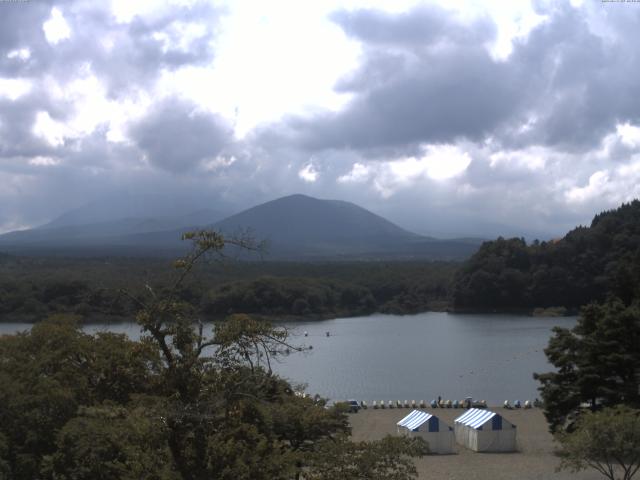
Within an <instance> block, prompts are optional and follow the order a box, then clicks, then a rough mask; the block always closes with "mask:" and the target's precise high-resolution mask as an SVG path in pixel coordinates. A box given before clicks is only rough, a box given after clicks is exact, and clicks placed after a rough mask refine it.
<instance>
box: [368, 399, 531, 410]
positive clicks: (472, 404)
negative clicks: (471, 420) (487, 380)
mask: <svg viewBox="0 0 640 480" xmlns="http://www.w3.org/2000/svg"><path fill="white" fill-rule="evenodd" d="M429 406H430V407H431V408H487V402H486V400H479V401H472V400H471V399H466V400H453V401H452V400H439V401H438V400H431V402H429ZM502 406H503V407H504V408H507V409H511V408H525V409H528V408H532V407H540V402H539V400H538V399H535V400H534V401H533V403H532V402H530V401H529V400H525V401H524V402H520V400H516V401H514V402H513V405H512V404H511V403H510V402H509V400H505V401H504V403H503V405H502ZM360 407H361V408H363V409H367V408H369V405H368V404H367V402H366V401H364V400H362V401H361V402H360ZM371 408H373V409H385V408H414V409H415V408H427V404H426V403H425V401H424V400H420V401H419V402H416V401H415V400H411V402H409V400H405V401H404V402H402V401H400V400H396V401H393V400H389V401H388V402H385V401H384V400H379V401H376V400H374V401H373V402H371Z"/></svg>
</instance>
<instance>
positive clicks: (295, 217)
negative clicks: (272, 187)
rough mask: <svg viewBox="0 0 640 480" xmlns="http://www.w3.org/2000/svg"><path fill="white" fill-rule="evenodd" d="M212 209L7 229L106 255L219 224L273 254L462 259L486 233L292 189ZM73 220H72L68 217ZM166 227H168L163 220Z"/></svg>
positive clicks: (157, 245)
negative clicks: (228, 211) (419, 227)
mask: <svg viewBox="0 0 640 480" xmlns="http://www.w3.org/2000/svg"><path fill="white" fill-rule="evenodd" d="M213 216H214V213H213V212H211V211H207V210H204V211H201V212H195V213H193V214H190V215H185V216H182V217H168V218H143V219H140V218H122V219H116V220H110V221H105V222H98V223H84V224H83V223H82V222H83V221H86V219H87V218H89V217H90V214H89V212H88V211H87V210H81V211H76V212H70V213H69V214H65V215H63V216H62V217H60V218H59V219H57V220H56V221H54V222H51V223H50V224H47V225H45V226H43V227H41V228H37V229H32V230H26V231H20V232H11V233H8V234H5V235H2V236H0V248H2V249H3V250H7V251H12V252H21V251H23V252H29V253H31V254H33V253H40V252H39V251H38V250H41V253H50V252H51V249H58V250H60V252H61V253H65V254H82V255H100V254H114V253H121V254H132V255H140V254H144V255H173V256H175V255H177V254H179V253H180V252H182V251H184V248H185V245H184V244H183V243H182V242H181V241H180V237H181V234H182V233H183V232H184V231H186V230H189V229H193V228H213V229H216V230H220V231H222V232H224V233H225V234H227V235H235V234H240V233H246V232H250V234H251V236H252V237H254V238H255V239H257V240H265V241H266V243H267V250H266V252H265V257H266V258H267V259H280V260H282V259H298V260H301V259H311V260H313V259H356V258H359V259H377V258H384V259H392V258H394V259H410V258H429V259H443V260H444V259H447V260H448V259H461V258H466V257H468V256H469V255H471V254H472V253H473V252H474V251H475V250H476V248H477V246H478V245H479V241H473V240H472V241H469V240H457V241H456V240H437V239H434V238H431V237H425V236H420V235H417V234H415V233H412V232H409V231H407V230H404V229H402V228H400V227H399V226H397V225H395V224H393V223H391V222H390V221H388V220H386V219H384V218H382V217H380V216H378V215H376V214H374V213H372V212H370V211H368V210H366V209H364V208H361V207H359V206H357V205H355V204H353V203H349V202H344V201H339V200H319V199H316V198H312V197H309V196H305V195H290V196H287V197H282V198H279V199H276V200H272V201H270V202H266V203H264V204H261V205H257V206H255V207H252V208H249V209H248V210H245V211H242V212H240V213H237V214H235V215H232V216H230V217H227V218H225V219H224V220H221V221H218V222H215V223H214V222H212V221H211V219H212V218H213ZM65 223H66V224H65ZM162 227H164V228H162Z"/></svg>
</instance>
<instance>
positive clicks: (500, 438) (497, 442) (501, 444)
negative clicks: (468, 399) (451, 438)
mask: <svg viewBox="0 0 640 480" xmlns="http://www.w3.org/2000/svg"><path fill="white" fill-rule="evenodd" d="M454 429H455V435H456V441H457V442H458V443H459V444H460V445H464V446H465V447H467V448H469V449H471V450H474V451H476V452H513V451H515V450H516V426H515V425H513V424H511V423H509V422H508V421H506V420H505V419H504V418H503V417H502V416H501V415H499V414H497V413H495V412H491V411H489V410H482V409H479V408H472V409H470V410H468V411H467V412H466V413H464V414H463V415H461V416H459V417H458V418H456V419H455V420H454Z"/></svg>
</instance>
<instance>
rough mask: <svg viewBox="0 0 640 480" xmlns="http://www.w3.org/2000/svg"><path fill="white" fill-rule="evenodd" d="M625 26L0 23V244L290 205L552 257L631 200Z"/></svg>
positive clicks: (618, 7)
mask: <svg viewBox="0 0 640 480" xmlns="http://www.w3.org/2000/svg"><path fill="white" fill-rule="evenodd" d="M638 25H640V3H633V2H606V1H603V2H600V1H599V0H593V1H584V2H580V1H566V2H563V1H548V2H547V1H539V2H536V1H534V2H528V1H510V2H504V1H501V0H495V1H487V0H485V1H480V0H477V1H473V0H469V1H462V0H460V1H453V0H447V1H443V2H415V1H404V0H403V1H398V0H390V1H383V0H353V1H337V0H336V1H333V0H327V1H319V0H318V1H313V2H301V1H296V0H288V1H287V0H282V1H278V0H265V1H260V2H258V1H255V0H233V1H229V2H200V1H174V2H170V1H168V0H159V1H151V0H149V1H147V0H145V1H142V0H137V1H136V2H132V1H130V0H113V1H111V2H108V1H100V2H96V1H94V0H26V1H0V232H3V231H8V230H13V229H18V228H26V227H29V226H33V225H38V224H42V223H45V222H46V221H48V220H50V219H52V218H54V217H56V216H57V215H60V214H61V213H63V212H65V211H67V210H69V209H72V208H75V207H78V206H81V205H83V204H86V203H88V202H92V201H99V202H103V203H104V202H109V201H110V200H109V199H114V205H115V204H117V203H118V202H117V201H116V200H117V199H122V198H135V197H136V195H148V194H154V195H162V196H163V197H166V198H168V199H172V198H181V199H183V200H184V198H190V199H192V200H193V201H194V202H195V203H198V205H197V206H195V205H194V209H196V208H203V207H204V206H207V207H210V208H213V209H217V210H224V211H229V212H232V211H235V210H238V209H241V208H245V207H248V206H251V205H254V204H256V203H260V202H263V201H267V200H271V199H273V198H276V197H279V196H283V195H288V194H292V193H305V194H308V195H312V196H316V197H320V198H335V199H343V200H348V201H353V202H355V203H358V204H360V205H362V206H364V207H366V208H369V209H371V210H373V211H374V212H376V213H379V214H382V215H384V216H386V217H387V218H389V219H391V220H393V221H395V222H397V223H399V224H400V225H402V226H404V227H407V228H410V229H413V230H415V231H418V232H420V233H427V234H435V235H438V236H447V235H483V236H493V235H495V234H518V233H522V234H525V235H537V234H539V235H541V236H545V235H547V236H555V235H559V234H561V233H563V232H564V231H566V230H567V229H568V228H570V227H571V226H573V225H575V224H578V223H585V222H588V221H589V219H590V218H591V217H592V216H593V214H594V213H596V212H598V211H601V210H603V209H608V208H612V207H615V206H617V205H618V204H620V203H621V202H623V201H628V200H631V199H633V198H635V197H638V196H640V82H639V81H638V79H639V78H640V49H638V48H637V46H638V44H639V43H640V28H638ZM205 202H206V205H205ZM120 203H122V202H120Z"/></svg>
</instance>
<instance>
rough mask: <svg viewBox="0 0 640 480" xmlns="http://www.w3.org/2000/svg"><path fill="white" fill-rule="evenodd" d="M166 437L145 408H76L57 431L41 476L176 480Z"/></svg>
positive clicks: (89, 479)
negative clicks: (75, 411)
mask: <svg viewBox="0 0 640 480" xmlns="http://www.w3.org/2000/svg"><path fill="white" fill-rule="evenodd" d="M165 437H166V428H165V427H164V424H163V422H162V418H161V417H160V416H159V415H158V416H156V415H153V414H152V411H151V412H150V411H148V410H146V409H144V408H141V407H138V408H134V409H130V410H127V409H126V408H124V407H121V406H116V405H103V406H100V407H85V408H81V409H80V410H79V412H78V415H77V416H76V417H74V418H73V419H71V420H70V421H69V422H67V423H66V425H65V426H64V427H63V428H62V430H61V431H60V432H59V434H58V436H57V441H56V446H57V449H56V451H55V453H53V454H52V455H50V456H48V457H45V459H44V461H43V468H42V471H43V475H44V476H45V477H47V478H55V479H56V480H155V479H164V480H169V479H177V478H178V477H177V476H176V475H175V474H174V473H172V472H171V468H170V467H171V464H170V462H168V457H169V452H168V449H167V443H166V438H165Z"/></svg>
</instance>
